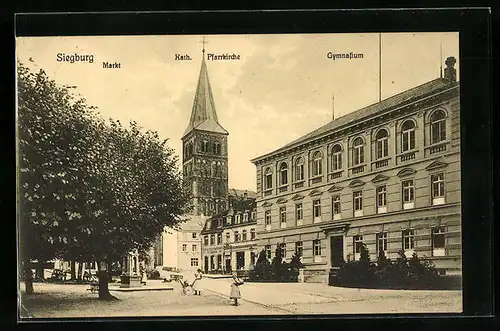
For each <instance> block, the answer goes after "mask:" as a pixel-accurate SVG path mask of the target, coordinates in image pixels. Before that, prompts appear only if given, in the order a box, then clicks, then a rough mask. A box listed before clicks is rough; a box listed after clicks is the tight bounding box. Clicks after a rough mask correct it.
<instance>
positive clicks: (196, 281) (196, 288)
mask: <svg viewBox="0 0 500 331" xmlns="http://www.w3.org/2000/svg"><path fill="white" fill-rule="evenodd" d="M202 278H203V276H202V271H201V269H198V270H196V273H195V274H194V280H193V284H192V285H191V287H192V288H193V290H194V295H201V291H200V286H199V281H200V280H201V279H202Z"/></svg>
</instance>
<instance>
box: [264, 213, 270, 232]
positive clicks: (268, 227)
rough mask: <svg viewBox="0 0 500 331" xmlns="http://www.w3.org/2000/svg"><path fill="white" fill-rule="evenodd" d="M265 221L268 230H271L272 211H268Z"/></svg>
mask: <svg viewBox="0 0 500 331" xmlns="http://www.w3.org/2000/svg"><path fill="white" fill-rule="evenodd" d="M265 219H266V230H271V211H270V210H266V213H265Z"/></svg>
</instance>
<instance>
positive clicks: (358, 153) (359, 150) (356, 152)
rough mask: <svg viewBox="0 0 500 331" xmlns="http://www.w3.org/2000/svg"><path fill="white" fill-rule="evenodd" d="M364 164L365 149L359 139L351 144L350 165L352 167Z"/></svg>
mask: <svg viewBox="0 0 500 331" xmlns="http://www.w3.org/2000/svg"><path fill="white" fill-rule="evenodd" d="M364 162H365V148H364V142H363V139H361V137H358V138H356V139H354V142H353V144H352V163H353V165H358V164H362V163H364Z"/></svg>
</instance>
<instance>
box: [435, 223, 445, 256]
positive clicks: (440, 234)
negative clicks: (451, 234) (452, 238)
mask: <svg viewBox="0 0 500 331" xmlns="http://www.w3.org/2000/svg"><path fill="white" fill-rule="evenodd" d="M444 235H445V229H444V226H436V227H433V228H432V256H444V255H445V251H444V244H445V237H444Z"/></svg>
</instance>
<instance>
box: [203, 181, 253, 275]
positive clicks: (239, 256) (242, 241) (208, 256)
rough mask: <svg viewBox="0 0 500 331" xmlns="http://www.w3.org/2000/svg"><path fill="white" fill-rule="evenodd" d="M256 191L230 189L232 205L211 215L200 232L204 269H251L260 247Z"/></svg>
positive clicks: (217, 271) (217, 270) (216, 271)
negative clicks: (258, 245) (258, 242)
mask: <svg viewBox="0 0 500 331" xmlns="http://www.w3.org/2000/svg"><path fill="white" fill-rule="evenodd" d="M255 198H256V194H255V192H249V191H240V190H234V189H231V190H230V194H229V195H228V201H229V203H230V205H229V208H228V209H227V210H225V211H223V212H221V213H219V214H218V215H215V216H213V217H211V218H210V219H208V220H207V221H206V223H205V226H204V228H203V230H202V232H201V236H202V254H203V267H204V268H203V270H204V272H205V273H218V274H229V273H231V272H233V271H239V272H241V271H249V270H250V269H251V268H252V267H253V266H254V264H255V262H256V259H257V256H258V251H257V236H256V234H257V214H256V204H255Z"/></svg>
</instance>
